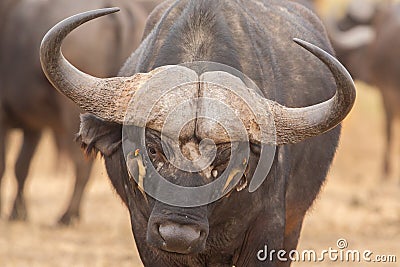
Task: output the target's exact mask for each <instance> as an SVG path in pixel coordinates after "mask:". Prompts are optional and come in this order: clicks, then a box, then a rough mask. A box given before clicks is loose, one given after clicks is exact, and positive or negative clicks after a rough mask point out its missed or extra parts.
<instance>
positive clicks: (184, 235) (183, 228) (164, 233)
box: [158, 222, 205, 254]
mask: <svg viewBox="0 0 400 267" xmlns="http://www.w3.org/2000/svg"><path fill="white" fill-rule="evenodd" d="M158 233H159V235H160V237H161V238H162V240H163V244H162V247H161V249H162V250H165V251H168V252H175V253H180V254H190V253H195V252H198V251H199V250H202V249H204V246H205V235H204V234H202V232H201V230H199V229H197V228H196V227H194V226H191V225H180V224H176V223H170V222H168V223H164V224H161V225H160V226H159V227H158Z"/></svg>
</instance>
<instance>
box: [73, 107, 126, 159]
mask: <svg viewBox="0 0 400 267" xmlns="http://www.w3.org/2000/svg"><path fill="white" fill-rule="evenodd" d="M121 127H122V126H121V125H120V124H117V123H113V122H107V121H105V120H103V119H101V118H99V117H97V116H95V115H93V114H90V113H86V114H82V115H81V127H80V130H79V133H78V135H77V137H76V140H77V141H78V142H80V143H81V146H82V148H83V149H84V150H85V152H86V154H88V155H89V154H97V153H98V152H100V153H101V154H102V156H106V157H109V156H111V155H112V154H113V153H115V152H116V151H117V150H118V148H119V146H120V145H121V142H122V128H121Z"/></svg>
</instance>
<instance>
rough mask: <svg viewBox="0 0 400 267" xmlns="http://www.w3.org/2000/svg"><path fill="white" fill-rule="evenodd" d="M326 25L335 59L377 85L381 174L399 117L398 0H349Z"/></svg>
mask: <svg viewBox="0 0 400 267" xmlns="http://www.w3.org/2000/svg"><path fill="white" fill-rule="evenodd" d="M327 28H328V31H329V34H330V36H331V39H332V44H333V46H334V48H335V50H336V53H337V57H338V59H339V60H340V61H341V62H342V63H343V64H344V65H345V66H346V67H347V68H348V70H349V71H350V73H351V74H352V76H353V78H354V79H357V80H360V81H363V82H365V83H367V84H369V85H373V86H376V87H378V88H379V89H380V93H381V95H382V100H383V107H384V111H385V114H386V120H385V122H386V144H385V151H384V160H383V174H384V177H386V178H387V177H388V176H389V174H390V171H391V156H390V155H391V148H392V142H393V138H392V136H393V126H394V122H395V121H396V120H397V119H400V63H399V62H400V61H399V59H400V49H399V47H400V3H395V2H393V1H374V2H372V1H364V0H362V1H361V0H358V1H356V0H353V1H351V2H350V3H349V5H348V8H347V9H346V11H345V15H344V17H343V18H341V19H340V20H337V19H333V18H332V17H331V18H328V19H327Z"/></svg>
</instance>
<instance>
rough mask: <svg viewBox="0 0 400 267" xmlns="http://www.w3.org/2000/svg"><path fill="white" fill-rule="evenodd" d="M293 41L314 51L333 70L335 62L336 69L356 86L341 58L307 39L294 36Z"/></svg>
mask: <svg viewBox="0 0 400 267" xmlns="http://www.w3.org/2000/svg"><path fill="white" fill-rule="evenodd" d="M293 41H294V42H295V43H296V44H298V45H299V46H301V47H303V48H304V49H305V50H307V51H309V52H310V53H312V54H313V55H314V56H316V57H317V58H319V59H320V60H321V61H322V62H324V64H325V65H327V66H328V67H329V68H330V69H331V70H332V66H331V64H332V63H333V64H334V65H335V68H336V69H338V70H339V71H340V72H341V73H342V74H343V75H345V76H346V78H347V79H348V80H351V81H352V82H353V86H354V81H353V77H351V75H350V73H349V72H348V70H347V69H346V68H345V67H344V66H343V64H342V63H340V61H339V60H337V58H335V57H334V56H332V55H331V54H329V53H328V52H326V51H324V50H323V49H321V48H319V47H318V46H316V45H314V44H312V43H309V42H307V41H304V40H302V39H299V38H293Z"/></svg>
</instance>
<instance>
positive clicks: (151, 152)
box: [148, 146, 157, 156]
mask: <svg viewBox="0 0 400 267" xmlns="http://www.w3.org/2000/svg"><path fill="white" fill-rule="evenodd" d="M148 151H149V153H150V155H152V156H156V155H157V150H156V149H155V148H154V147H152V146H150V147H149V148H148Z"/></svg>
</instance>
